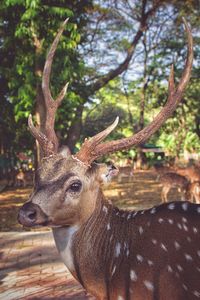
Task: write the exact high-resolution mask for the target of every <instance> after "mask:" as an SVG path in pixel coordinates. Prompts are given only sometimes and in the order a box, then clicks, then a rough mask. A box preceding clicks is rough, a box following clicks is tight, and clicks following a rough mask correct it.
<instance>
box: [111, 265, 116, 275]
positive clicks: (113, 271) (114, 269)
mask: <svg viewBox="0 0 200 300" xmlns="http://www.w3.org/2000/svg"><path fill="white" fill-rule="evenodd" d="M115 271H116V266H114V267H113V269H112V273H111V276H113V275H114V273H115Z"/></svg>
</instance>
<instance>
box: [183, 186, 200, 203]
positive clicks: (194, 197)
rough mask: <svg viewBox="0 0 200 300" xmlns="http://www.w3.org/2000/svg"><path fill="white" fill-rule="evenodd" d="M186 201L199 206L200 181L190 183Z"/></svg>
mask: <svg viewBox="0 0 200 300" xmlns="http://www.w3.org/2000/svg"><path fill="white" fill-rule="evenodd" d="M186 199H189V200H190V201H192V202H195V203H198V204H200V181H195V182H190V183H189V184H188V186H187V190H186Z"/></svg>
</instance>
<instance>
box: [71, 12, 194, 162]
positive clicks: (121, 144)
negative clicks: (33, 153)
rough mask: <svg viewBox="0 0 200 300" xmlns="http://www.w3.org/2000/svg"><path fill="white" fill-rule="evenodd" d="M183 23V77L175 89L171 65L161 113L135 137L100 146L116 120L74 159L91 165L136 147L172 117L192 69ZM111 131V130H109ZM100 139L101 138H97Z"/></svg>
mask: <svg viewBox="0 0 200 300" xmlns="http://www.w3.org/2000/svg"><path fill="white" fill-rule="evenodd" d="M183 22H184V25H185V30H186V33H187V39H188V54H187V60H186V64H185V68H184V71H183V75H182V77H181V80H180V82H179V84H178V86H177V88H175V84H174V68H173V65H172V67H171V72H170V76H169V81H168V84H169V87H168V98H167V101H166V104H165V105H164V107H163V108H162V109H161V111H160V112H159V113H158V114H157V116H156V117H155V118H154V120H153V121H152V122H151V123H150V124H149V125H147V126H146V127H145V128H143V129H142V130H141V131H139V132H138V133H136V134H135V135H133V136H131V137H128V138H123V139H120V140H116V141H110V142H106V143H102V144H100V142H101V141H102V140H103V139H104V138H105V137H106V136H107V135H108V134H109V133H110V132H111V130H113V129H114V128H115V126H116V125H117V120H115V122H114V123H113V124H112V125H111V126H110V127H108V128H107V129H106V130H104V131H102V132H101V133H98V134H97V135H95V136H94V137H92V138H91V139H89V140H86V141H85V142H84V144H83V145H82V147H81V149H80V150H79V152H78V153H77V154H76V155H75V157H76V158H77V159H78V160H80V161H82V162H84V163H85V164H91V162H92V161H94V160H95V159H97V158H99V157H101V156H103V155H105V154H108V153H111V152H115V151H118V150H123V149H128V148H130V147H131V146H133V145H134V146H136V145H140V144H143V143H144V142H145V141H146V140H147V139H148V138H149V137H150V136H151V135H152V134H153V133H155V132H156V131H157V130H158V129H159V128H160V127H161V126H162V124H163V123H164V122H165V121H166V120H167V119H168V118H169V117H170V116H171V115H172V113H173V112H174V111H175V109H176V107H177V105H178V104H179V102H180V101H181V98H182V95H183V92H184V90H185V88H186V86H187V83H188V81H189V79H190V74H191V69H192V61H193V39H192V34H191V31H190V29H189V26H188V24H187V22H186V21H185V19H184V18H183ZM110 129H111V130H110ZM99 137H101V138H99Z"/></svg>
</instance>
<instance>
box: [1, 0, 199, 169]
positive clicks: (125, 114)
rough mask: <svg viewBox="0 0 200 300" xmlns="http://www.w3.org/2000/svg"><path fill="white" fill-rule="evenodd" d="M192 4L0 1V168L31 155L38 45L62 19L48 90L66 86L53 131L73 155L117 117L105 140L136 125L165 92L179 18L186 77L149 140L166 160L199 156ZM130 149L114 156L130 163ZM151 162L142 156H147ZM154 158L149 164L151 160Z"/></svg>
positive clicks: (179, 60)
mask: <svg viewBox="0 0 200 300" xmlns="http://www.w3.org/2000/svg"><path fill="white" fill-rule="evenodd" d="M199 15H200V2H199V1H198V0H185V1H182V0H173V1H169V0H168V1H163V0H140V1H138V0H132V1H131V0H129V1H127V0H126V1H125V0H104V1H101V0H83V1H78V0H26V1H24V0H3V1H1V3H0V61H1V64H0V154H1V159H0V164H1V166H3V167H5V165H6V164H7V165H10V164H12V165H13V166H14V165H15V164H16V162H17V161H18V163H19V161H20V160H22V161H23V160H27V161H30V158H31V161H33V157H34V158H35V164H37V161H38V160H39V159H40V155H41V154H40V150H39V148H38V147H37V145H36V144H35V141H34V139H33V137H32V136H31V134H30V132H29V131H28V129H27V117H28V115H29V114H30V113H32V115H33V116H34V120H35V122H36V123H37V124H38V126H39V127H40V130H41V131H43V128H44V120H45V118H46V114H45V109H44V100H43V94H42V90H41V76H42V71H43V66H44V62H45V57H46V53H47V50H48V49H49V47H50V45H51V43H52V41H53V39H54V37H55V34H56V32H57V30H58V28H59V27H60V24H61V23H62V22H63V20H64V19H66V18H69V21H68V23H67V25H66V28H65V30H64V33H63V35H62V37H61V40H60V43H59V46H58V49H57V51H56V56H55V59H54V63H53V69H52V76H51V90H52V94H53V95H54V96H56V95H57V94H58V93H59V91H60V89H61V88H62V86H63V85H64V84H65V83H66V82H69V87H68V92H67V95H66V96H65V99H64V100H63V103H62V106H61V107H60V108H59V109H58V113H57V116H56V132H57V135H58V137H59V139H60V143H61V144H62V145H67V146H68V147H69V148H70V149H71V151H76V150H77V149H78V148H79V146H80V144H81V142H82V141H83V140H84V139H85V138H86V137H90V136H93V135H94V134H96V133H97V132H99V131H100V130H102V129H104V128H105V127H106V126H107V125H109V124H110V123H111V122H112V121H113V120H114V119H115V117H116V116H119V117H120V123H119V125H118V128H117V129H116V130H115V131H114V132H113V133H112V134H111V135H110V137H109V139H116V138H120V137H127V136H130V135H132V134H133V133H135V132H137V131H139V130H140V129H142V128H143V127H144V126H145V125H146V124H147V123H149V122H150V121H151V120H152V119H153V117H154V116H155V115H156V114H157V112H158V111H159V109H160V107H161V106H162V105H163V104H164V103H165V101H166V98H167V89H168V86H167V80H168V76H169V71H170V66H171V64H172V63H173V64H174V66H175V80H176V82H177V81H178V80H179V79H180V77H181V73H182V70H183V67H184V62H185V58H186V51H187V40H186V35H185V31H184V26H183V21H182V17H185V18H186V20H187V21H188V22H189V24H190V26H191V28H192V33H193V38H194V57H195V58H194V64H193V71H192V76H191V80H190V83H189V85H188V88H187V90H186V92H185V94H184V98H183V100H182V103H181V105H179V107H178V109H177V110H176V112H175V113H174V114H173V116H172V117H171V118H170V119H169V120H168V121H167V122H166V123H165V125H164V126H163V127H162V128H161V129H160V130H159V132H157V133H156V134H155V135H154V136H153V137H152V138H151V139H150V140H149V141H148V142H147V145H148V146H149V147H151V146H153V147H161V148H162V149H163V151H164V152H165V154H166V155H167V156H168V157H170V158H180V157H181V156H183V154H184V153H185V152H187V153H191V154H195V155H197V157H198V154H200V144H199V137H200V104H199V103H200V100H199V99H200V80H199V77H200V31H199V28H200V18H199ZM137 152H138V153H140V150H139V149H131V150H129V151H125V152H123V153H117V154H115V157H117V158H118V159H120V158H121V157H126V158H127V157H130V158H131V159H134V157H135V156H136V154H137ZM149 161H150V162H151V155H150V154H149ZM153 163H154V162H153Z"/></svg>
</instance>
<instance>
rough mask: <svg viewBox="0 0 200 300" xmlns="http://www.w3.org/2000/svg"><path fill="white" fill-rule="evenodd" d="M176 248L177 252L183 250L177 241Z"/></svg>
mask: <svg viewBox="0 0 200 300" xmlns="http://www.w3.org/2000/svg"><path fill="white" fill-rule="evenodd" d="M174 246H175V248H176V250H179V249H180V248H181V246H180V244H179V243H178V242H177V241H175V242H174Z"/></svg>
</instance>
